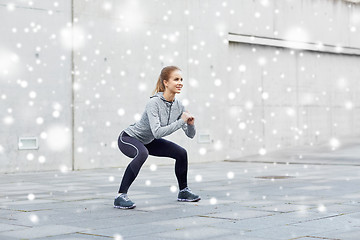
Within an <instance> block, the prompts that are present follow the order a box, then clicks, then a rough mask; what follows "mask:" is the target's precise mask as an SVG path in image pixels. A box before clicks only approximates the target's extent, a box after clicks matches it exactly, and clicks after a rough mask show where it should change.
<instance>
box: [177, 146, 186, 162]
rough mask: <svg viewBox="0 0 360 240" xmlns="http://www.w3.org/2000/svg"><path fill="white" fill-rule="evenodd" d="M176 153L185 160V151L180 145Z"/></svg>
mask: <svg viewBox="0 0 360 240" xmlns="http://www.w3.org/2000/svg"><path fill="white" fill-rule="evenodd" d="M178 155H179V157H180V158H181V159H184V160H187V151H186V149H185V148H182V147H180V148H179V150H178Z"/></svg>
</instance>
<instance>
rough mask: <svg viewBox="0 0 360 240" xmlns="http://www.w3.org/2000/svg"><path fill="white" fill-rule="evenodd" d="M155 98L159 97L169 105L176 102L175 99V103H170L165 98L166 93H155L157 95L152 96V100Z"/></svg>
mask: <svg viewBox="0 0 360 240" xmlns="http://www.w3.org/2000/svg"><path fill="white" fill-rule="evenodd" d="M155 97H158V98H160V99H161V100H163V101H165V102H168V103H173V102H175V99H174V101H173V102H170V101H168V100H166V99H165V97H164V92H158V93H155V94H154V95H153V96H151V97H150V98H155Z"/></svg>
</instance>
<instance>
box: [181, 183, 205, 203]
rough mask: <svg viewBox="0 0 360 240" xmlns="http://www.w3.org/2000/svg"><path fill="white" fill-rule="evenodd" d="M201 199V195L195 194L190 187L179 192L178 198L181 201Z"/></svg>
mask: <svg viewBox="0 0 360 240" xmlns="http://www.w3.org/2000/svg"><path fill="white" fill-rule="evenodd" d="M200 199H201V198H200V196H198V195H196V194H194V193H193V192H191V189H190V188H188V187H186V188H184V189H183V190H181V191H180V192H179V195H178V199H177V200H178V201H180V202H197V201H199V200H200Z"/></svg>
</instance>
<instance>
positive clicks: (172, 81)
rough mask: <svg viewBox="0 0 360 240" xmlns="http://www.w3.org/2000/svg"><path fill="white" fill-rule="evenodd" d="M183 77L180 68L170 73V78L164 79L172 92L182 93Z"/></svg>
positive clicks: (167, 87)
mask: <svg viewBox="0 0 360 240" xmlns="http://www.w3.org/2000/svg"><path fill="white" fill-rule="evenodd" d="M182 82H183V78H182V76H181V71H180V70H175V71H173V72H172V73H171V74H170V78H169V79H168V80H167V81H166V80H165V81H164V84H165V87H166V89H167V90H168V91H170V92H171V93H180V92H181V89H182V87H183V83H182Z"/></svg>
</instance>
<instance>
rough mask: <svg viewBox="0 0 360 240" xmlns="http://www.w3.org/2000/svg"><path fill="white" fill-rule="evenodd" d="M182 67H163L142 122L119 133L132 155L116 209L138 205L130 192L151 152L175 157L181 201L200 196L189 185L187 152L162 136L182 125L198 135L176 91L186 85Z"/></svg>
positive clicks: (190, 134)
mask: <svg viewBox="0 0 360 240" xmlns="http://www.w3.org/2000/svg"><path fill="white" fill-rule="evenodd" d="M182 82H183V79H182V76H181V70H180V69H179V68H178V67H175V66H168V67H165V68H163V69H162V70H161V73H160V76H159V79H158V81H157V84H156V88H155V90H154V93H156V94H155V95H153V96H152V97H151V98H150V100H149V102H148V103H147V105H146V108H145V111H144V113H143V115H142V117H141V119H140V121H139V122H137V123H135V124H132V125H130V126H129V127H128V128H126V129H125V130H124V131H122V132H121V133H120V136H119V139H118V145H119V149H120V151H121V152H122V153H124V154H125V155H126V156H128V157H130V158H133V160H132V161H131V162H130V163H129V165H128V166H127V168H126V170H125V173H124V176H123V179H122V182H121V184H120V188H119V194H118V196H117V197H116V198H115V200H114V207H115V208H122V209H131V208H134V207H135V206H136V205H135V203H134V202H132V201H131V200H130V199H129V198H128V196H127V192H128V190H129V187H130V185H131V184H132V182H133V181H134V180H135V178H136V176H137V175H138V173H139V171H140V168H141V166H142V165H143V164H144V162H145V161H146V159H147V157H148V155H149V154H150V155H152V156H157V157H169V158H174V159H175V161H176V162H175V175H176V178H177V181H178V184H179V190H180V191H179V194H178V201H184V202H196V201H199V200H200V199H201V198H200V197H199V196H198V195H196V194H194V193H192V192H191V190H190V189H189V188H188V185H187V169H188V160H187V152H186V150H185V149H184V148H182V147H180V146H179V145H177V144H175V143H173V142H170V141H168V140H165V139H163V138H162V137H165V136H167V135H170V134H171V133H173V132H175V131H176V130H178V129H180V128H182V129H183V130H184V132H185V134H186V135H187V136H188V137H189V138H193V137H194V136H195V125H194V123H195V118H194V117H193V116H192V115H191V114H190V113H189V112H187V111H185V110H184V106H183V105H182V104H181V102H180V101H178V100H177V99H175V94H178V93H180V92H181V89H182V87H183V83H182Z"/></svg>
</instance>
